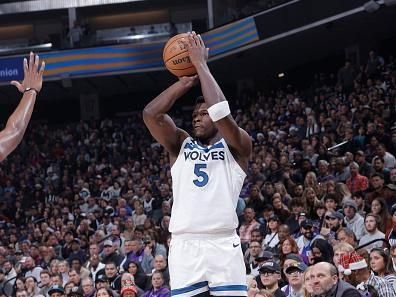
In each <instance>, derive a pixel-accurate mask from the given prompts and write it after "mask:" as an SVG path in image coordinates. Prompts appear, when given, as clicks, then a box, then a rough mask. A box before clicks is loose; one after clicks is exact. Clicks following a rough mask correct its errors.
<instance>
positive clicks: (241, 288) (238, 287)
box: [209, 285, 247, 291]
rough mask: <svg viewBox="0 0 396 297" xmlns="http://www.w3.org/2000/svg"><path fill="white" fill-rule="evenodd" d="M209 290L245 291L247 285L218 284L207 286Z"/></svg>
mask: <svg viewBox="0 0 396 297" xmlns="http://www.w3.org/2000/svg"><path fill="white" fill-rule="evenodd" d="M209 290H210V291H247V286H244V285H228V286H218V287H209Z"/></svg>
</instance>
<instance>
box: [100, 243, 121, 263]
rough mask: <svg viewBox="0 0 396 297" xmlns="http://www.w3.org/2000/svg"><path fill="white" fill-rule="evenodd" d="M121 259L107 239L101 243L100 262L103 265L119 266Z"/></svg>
mask: <svg viewBox="0 0 396 297" xmlns="http://www.w3.org/2000/svg"><path fill="white" fill-rule="evenodd" d="M122 260H123V257H122V256H121V255H119V254H118V253H117V251H116V247H114V243H113V242H112V241H111V240H110V239H108V240H105V242H104V243H103V258H102V262H103V263H104V264H107V263H110V262H114V263H116V265H117V266H119V265H120V264H121V262H122Z"/></svg>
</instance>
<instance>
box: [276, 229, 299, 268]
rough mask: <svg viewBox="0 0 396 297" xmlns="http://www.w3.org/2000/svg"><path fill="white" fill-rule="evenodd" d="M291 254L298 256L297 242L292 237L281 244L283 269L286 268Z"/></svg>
mask: <svg viewBox="0 0 396 297" xmlns="http://www.w3.org/2000/svg"><path fill="white" fill-rule="evenodd" d="M290 254H298V246H297V243H296V241H295V240H294V239H293V238H292V237H290V236H287V237H286V238H285V239H284V240H283V241H282V242H281V243H280V250H279V261H280V266H281V267H284V264H285V260H286V257H287V256H288V255H290Z"/></svg>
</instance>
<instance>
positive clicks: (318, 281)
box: [309, 262, 361, 297]
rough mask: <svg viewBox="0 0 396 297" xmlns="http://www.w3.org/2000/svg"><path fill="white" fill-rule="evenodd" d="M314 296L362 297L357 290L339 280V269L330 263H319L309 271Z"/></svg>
mask: <svg viewBox="0 0 396 297" xmlns="http://www.w3.org/2000/svg"><path fill="white" fill-rule="evenodd" d="M309 278H310V283H311V284H312V290H313V295H314V296H337V297H361V295H360V293H359V291H358V290H356V288H354V287H353V286H352V285H350V284H349V283H347V282H344V281H343V280H340V279H339V278H338V270H337V268H336V267H335V266H334V265H333V264H330V263H325V262H321V263H317V264H315V265H313V266H312V268H311V269H310V270H309Z"/></svg>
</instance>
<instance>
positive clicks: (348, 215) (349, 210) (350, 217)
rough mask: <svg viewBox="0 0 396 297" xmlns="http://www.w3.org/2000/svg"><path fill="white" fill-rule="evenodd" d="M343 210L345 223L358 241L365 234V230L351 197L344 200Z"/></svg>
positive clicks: (362, 220)
mask: <svg viewBox="0 0 396 297" xmlns="http://www.w3.org/2000/svg"><path fill="white" fill-rule="evenodd" d="M343 210H344V215H345V217H344V222H345V225H346V226H347V228H349V229H351V230H352V231H353V233H355V236H356V239H357V240H358V241H359V240H360V239H361V238H362V237H363V235H365V234H366V230H365V229H364V219H363V217H362V216H361V215H360V214H359V213H358V212H357V210H358V209H357V204H356V202H355V201H354V200H352V199H347V200H346V201H345V202H344V205H343Z"/></svg>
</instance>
